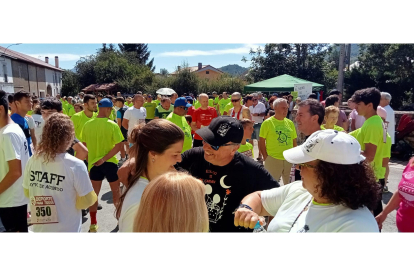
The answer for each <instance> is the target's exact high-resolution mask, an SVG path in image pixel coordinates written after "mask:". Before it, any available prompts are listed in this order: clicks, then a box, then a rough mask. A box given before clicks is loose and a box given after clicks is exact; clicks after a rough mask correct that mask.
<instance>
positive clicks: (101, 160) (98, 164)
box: [93, 159, 105, 167]
mask: <svg viewBox="0 0 414 276" xmlns="http://www.w3.org/2000/svg"><path fill="white" fill-rule="evenodd" d="M103 163H105V161H104V160H103V159H99V160H98V161H97V162H96V163H95V164H93V165H94V166H95V167H99V166H100V165H102V164H103Z"/></svg>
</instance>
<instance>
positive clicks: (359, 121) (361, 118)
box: [349, 109, 365, 130]
mask: <svg viewBox="0 0 414 276" xmlns="http://www.w3.org/2000/svg"><path fill="white" fill-rule="evenodd" d="M349 117H350V118H351V119H352V120H354V121H355V128H356V129H358V128H361V127H362V125H363V124H364V122H365V117H364V116H361V115H358V111H356V109H354V110H352V112H351V114H349ZM353 130H355V129H353Z"/></svg>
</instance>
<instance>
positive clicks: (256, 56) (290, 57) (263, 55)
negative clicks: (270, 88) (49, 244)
mask: <svg viewBox="0 0 414 276" xmlns="http://www.w3.org/2000/svg"><path fill="white" fill-rule="evenodd" d="M328 50H329V45H328V44H272V43H269V44H266V45H265V47H264V49H261V48H259V49H257V50H253V49H251V50H250V55H251V56H252V58H251V66H250V69H251V70H250V72H249V74H250V76H251V77H252V78H253V80H254V82H258V81H262V80H266V79H270V78H274V77H277V76H280V75H283V74H288V75H291V76H295V77H298V78H302V79H306V80H310V81H313V82H317V83H321V84H325V83H324V82H325V77H324V71H323V69H324V67H325V64H326V61H325V57H326V54H327V52H328ZM243 60H244V61H247V60H246V58H243Z"/></svg>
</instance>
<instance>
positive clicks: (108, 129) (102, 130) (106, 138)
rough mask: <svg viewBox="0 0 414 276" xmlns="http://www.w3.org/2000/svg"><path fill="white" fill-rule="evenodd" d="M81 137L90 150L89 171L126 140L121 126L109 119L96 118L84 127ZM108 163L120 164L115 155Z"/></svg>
mask: <svg viewBox="0 0 414 276" xmlns="http://www.w3.org/2000/svg"><path fill="white" fill-rule="evenodd" d="M81 137H82V139H81V141H82V142H84V143H86V147H87V148H88V170H89V171H90V170H91V168H92V166H93V164H94V163H95V162H97V161H98V160H99V159H102V157H104V156H105V155H107V154H108V152H110V151H111V150H112V149H113V148H114V147H115V145H116V144H118V143H121V142H122V141H123V140H124V136H123V135H122V132H121V129H120V128H119V126H118V125H117V124H116V123H115V122H114V121H111V120H110V119H108V118H95V119H93V120H90V121H89V122H87V123H86V124H85V125H84V126H83V129H82V134H81ZM106 162H111V163H114V164H118V159H117V158H116V156H115V155H114V156H112V157H111V158H110V159H108V160H106Z"/></svg>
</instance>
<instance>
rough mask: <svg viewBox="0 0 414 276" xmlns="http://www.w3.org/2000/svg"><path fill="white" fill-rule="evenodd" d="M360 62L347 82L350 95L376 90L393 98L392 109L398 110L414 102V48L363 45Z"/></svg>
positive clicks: (400, 45)
mask: <svg viewBox="0 0 414 276" xmlns="http://www.w3.org/2000/svg"><path fill="white" fill-rule="evenodd" d="M358 61H359V62H360V65H359V67H357V68H355V69H354V70H352V71H351V73H350V75H349V77H348V78H346V79H345V84H346V88H347V89H348V92H349V94H352V93H354V92H355V91H356V90H359V89H363V88H366V87H373V86H375V87H377V88H378V89H379V90H380V91H386V92H389V93H390V94H391V95H392V96H393V98H392V101H391V106H392V107H393V108H395V109H398V108H400V107H401V106H402V105H403V104H406V103H410V102H413V100H414V99H413V98H412V97H413V95H414V93H413V92H414V70H413V67H414V45H413V44H365V45H360V55H359V57H358Z"/></svg>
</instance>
